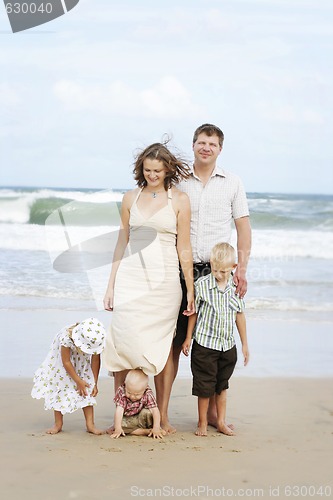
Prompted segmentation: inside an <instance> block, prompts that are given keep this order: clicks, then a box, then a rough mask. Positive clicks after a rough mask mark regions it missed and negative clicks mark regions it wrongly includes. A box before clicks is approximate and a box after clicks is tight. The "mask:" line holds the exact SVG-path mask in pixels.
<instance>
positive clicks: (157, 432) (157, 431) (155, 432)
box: [148, 406, 165, 439]
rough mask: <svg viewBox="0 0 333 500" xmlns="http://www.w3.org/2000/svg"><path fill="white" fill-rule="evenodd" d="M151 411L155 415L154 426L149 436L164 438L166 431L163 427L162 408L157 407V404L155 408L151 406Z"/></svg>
mask: <svg viewBox="0 0 333 500" xmlns="http://www.w3.org/2000/svg"><path fill="white" fill-rule="evenodd" d="M149 411H150V412H151V414H152V416H153V428H152V430H151V432H150V433H149V434H148V436H152V437H153V438H154V439H161V438H163V435H164V434H165V431H163V430H162V429H161V414H160V410H159V409H158V408H157V406H154V408H149Z"/></svg>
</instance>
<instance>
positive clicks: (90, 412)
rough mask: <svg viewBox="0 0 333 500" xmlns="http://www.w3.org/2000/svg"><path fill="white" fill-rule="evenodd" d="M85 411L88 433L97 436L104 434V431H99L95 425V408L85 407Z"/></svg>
mask: <svg viewBox="0 0 333 500" xmlns="http://www.w3.org/2000/svg"><path fill="white" fill-rule="evenodd" d="M82 409H83V413H84V418H85V419H86V426H87V431H88V432H90V433H91V434H95V435H96V436H100V435H101V434H104V431H102V430H100V429H97V428H96V427H95V423H94V408H93V406H85V407H84V408H82Z"/></svg>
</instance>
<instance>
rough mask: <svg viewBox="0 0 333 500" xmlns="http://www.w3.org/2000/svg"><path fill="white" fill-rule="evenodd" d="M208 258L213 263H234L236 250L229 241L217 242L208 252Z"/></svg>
mask: <svg viewBox="0 0 333 500" xmlns="http://www.w3.org/2000/svg"><path fill="white" fill-rule="evenodd" d="M210 260H211V262H214V263H215V264H224V263H228V264H236V251H235V249H234V247H233V246H231V245H229V243H217V244H216V245H214V246H213V248H212V250H211V252H210Z"/></svg>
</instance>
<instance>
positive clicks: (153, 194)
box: [147, 189, 165, 198]
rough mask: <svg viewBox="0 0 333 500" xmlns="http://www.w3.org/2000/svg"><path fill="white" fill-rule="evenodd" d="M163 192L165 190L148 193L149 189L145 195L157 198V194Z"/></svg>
mask: <svg viewBox="0 0 333 500" xmlns="http://www.w3.org/2000/svg"><path fill="white" fill-rule="evenodd" d="M163 192H165V189H163V191H162V190H161V191H149V189H147V193H149V194H151V195H152V197H153V198H157V195H158V193H163Z"/></svg>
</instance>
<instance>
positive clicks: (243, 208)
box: [173, 123, 251, 425]
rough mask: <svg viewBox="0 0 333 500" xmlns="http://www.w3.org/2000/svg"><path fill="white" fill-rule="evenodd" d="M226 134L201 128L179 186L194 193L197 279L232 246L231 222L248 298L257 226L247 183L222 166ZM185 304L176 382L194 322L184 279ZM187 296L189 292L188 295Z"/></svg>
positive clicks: (176, 347) (239, 282) (239, 279)
mask: <svg viewBox="0 0 333 500" xmlns="http://www.w3.org/2000/svg"><path fill="white" fill-rule="evenodd" d="M223 140H224V134H223V132H222V130H220V129H219V128H218V127H216V126H215V125H212V124H208V123H206V124H204V125H201V126H200V127H198V128H197V129H196V131H195V132H194V136H193V153H194V163H193V170H192V174H191V177H190V178H189V179H187V180H186V181H182V182H181V183H180V185H179V186H178V187H179V189H180V190H182V191H184V192H185V193H187V194H188V196H189V198H190V203H191V244H192V251H193V262H194V269H193V272H194V279H195V280H196V279H197V278H199V277H200V276H204V275H205V274H208V273H210V264H209V256H210V251H211V249H212V248H213V246H214V245H215V244H216V243H219V242H227V243H229V241H230V236H231V221H232V220H233V221H234V224H235V227H236V232H237V255H238V265H237V270H236V272H235V274H234V276H233V279H234V283H235V284H236V293H237V294H238V295H239V296H240V297H241V298H243V297H244V295H245V293H246V291H247V280H246V269H247V264H248V260H249V256H250V251H251V226H250V220H249V210H248V204H247V199H246V194H245V191H244V188H243V185H242V183H241V180H240V179H239V178H238V177H237V176H236V175H233V174H231V173H230V172H226V171H224V170H222V169H221V168H219V167H218V166H217V165H216V161H217V158H218V156H219V155H220V153H221V151H222V147H223ZM181 281H182V287H183V303H182V305H181V309H180V314H179V318H178V323H177V333H176V336H175V338H174V342H173V358H174V370H175V377H176V375H177V372H178V365H179V356H180V353H181V348H182V344H183V342H184V340H185V337H186V332H187V323H188V318H187V317H186V316H184V315H183V314H182V312H183V311H184V310H185V309H186V287H185V285H184V280H183V279H181ZM184 292H185V293H184ZM214 408H215V405H214V404H213V402H212V404H210V406H209V409H208V422H209V423H210V424H211V425H215V423H216V414H215V412H214Z"/></svg>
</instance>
